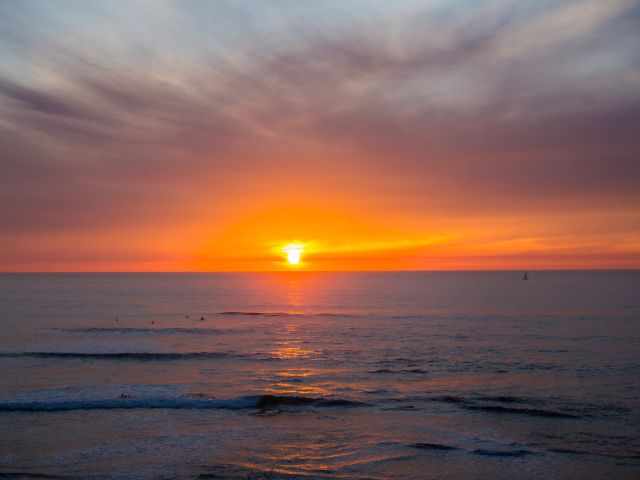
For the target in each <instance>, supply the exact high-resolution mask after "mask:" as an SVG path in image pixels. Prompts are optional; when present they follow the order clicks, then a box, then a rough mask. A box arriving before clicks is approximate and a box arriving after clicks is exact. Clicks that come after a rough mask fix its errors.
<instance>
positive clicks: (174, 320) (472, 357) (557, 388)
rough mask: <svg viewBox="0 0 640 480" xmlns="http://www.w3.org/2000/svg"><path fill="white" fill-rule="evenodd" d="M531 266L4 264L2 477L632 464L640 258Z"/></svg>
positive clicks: (637, 464) (306, 474) (258, 475)
mask: <svg viewBox="0 0 640 480" xmlns="http://www.w3.org/2000/svg"><path fill="white" fill-rule="evenodd" d="M522 277H523V272H406V273H311V272H301V271H298V272H288V273H263V274H257V273H256V274H5V275H0V315H1V324H0V327H1V332H2V333H1V335H0V478H11V479H13V478H20V479H23V478H24V479H27V478H62V479H64V478H95V479H99V478H105V479H110V478H116V479H173V478H177V479H208V478H210V479H213V478H216V479H217V478H231V479H263V478H264V479H281V478H287V479H289V478H328V479H329V478H330V479H333V478H344V479H351V478H354V479H365V478H366V479H387V478H394V479H430V478H434V479H435V478H438V479H463V478H492V479H513V478H518V479H529V478H541V479H555V478H580V479H596V478H597V479H600V478H615V479H637V478H640V272H633V271H599V272H582V271H581V272H577V271H576V272H570V271H567V272H561V271H557V272H548V271H544V272H542V271H540V272H535V271H534V272H529V279H528V280H526V281H525V280H523V279H522Z"/></svg>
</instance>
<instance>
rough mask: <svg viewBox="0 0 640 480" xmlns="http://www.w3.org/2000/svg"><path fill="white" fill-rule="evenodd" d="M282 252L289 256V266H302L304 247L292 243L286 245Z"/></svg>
mask: <svg viewBox="0 0 640 480" xmlns="http://www.w3.org/2000/svg"><path fill="white" fill-rule="evenodd" d="M282 250H284V253H285V254H286V255H287V263H288V264H289V265H300V260H301V259H302V252H303V250H304V247H303V246H302V245H300V244H299V243H290V244H288V245H286V246H285V247H284V248H283V249H282Z"/></svg>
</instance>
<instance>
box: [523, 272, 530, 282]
mask: <svg viewBox="0 0 640 480" xmlns="http://www.w3.org/2000/svg"><path fill="white" fill-rule="evenodd" d="M522 280H529V274H528V273H527V272H524V276H523V277H522Z"/></svg>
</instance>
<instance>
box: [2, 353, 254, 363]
mask: <svg viewBox="0 0 640 480" xmlns="http://www.w3.org/2000/svg"><path fill="white" fill-rule="evenodd" d="M243 357H247V356H245V355H239V354H234V353H229V352H185V353H162V352H117V353H95V352H87V353H83V352H2V353H0V358H57V359H80V360H137V361H176V360H200V359H219V358H243Z"/></svg>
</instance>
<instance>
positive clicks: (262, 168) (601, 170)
mask: <svg viewBox="0 0 640 480" xmlns="http://www.w3.org/2000/svg"><path fill="white" fill-rule="evenodd" d="M306 3H308V4H306ZM312 3H313V5H312ZM315 3H316V2H301V3H300V4H299V5H298V4H297V3H296V4H295V5H293V4H292V5H290V6H289V7H287V8H285V7H284V6H278V7H277V8H276V7H273V6H272V7H273V8H270V9H267V8H266V7H265V6H264V5H260V4H258V5H252V6H248V5H244V4H243V5H237V6H236V7H234V8H235V9H224V8H219V9H217V10H216V9H213V8H212V7H210V6H207V5H206V2H204V3H203V4H202V5H191V6H190V5H186V4H182V5H181V4H173V3H168V4H164V3H163V4H161V5H158V6H157V8H156V9H153V10H150V9H148V7H147V6H145V4H136V5H132V6H131V7H130V8H131V9H133V10H135V11H134V12H130V11H128V10H127V11H124V10H123V9H121V8H119V7H117V6H110V5H104V6H103V8H101V9H92V8H88V7H86V6H83V4H77V5H67V6H61V7H60V10H59V11H55V12H54V11H52V10H50V9H42V11H40V7H38V6H37V4H33V5H31V6H30V8H27V7H23V6H20V5H13V6H12V7H10V8H6V9H4V10H3V9H2V7H0V14H2V15H3V16H4V18H9V19H12V21H9V22H6V23H7V25H8V27H7V29H5V30H2V31H0V151H2V156H1V157H0V167H2V175H0V271H264V270H281V269H291V268H293V267H291V266H290V265H287V263H286V262H285V261H284V258H285V255H284V252H283V250H282V249H283V247H284V246H285V245H287V244H288V243H291V242H298V243H300V244H303V245H304V254H303V264H302V265H300V266H298V267H295V269H303V270H422V269H426V270H437V269H520V270H523V269H527V270H528V269H546V268H640V189H639V188H638V185H640V162H638V156H639V155H640V149H639V147H638V145H639V143H638V141H637V126H638V124H639V122H640V71H639V70H638V62H637V58H638V57H637V44H638V41H640V38H638V35H639V34H638V32H640V29H638V28H635V27H637V23H638V15H637V8H634V2H633V1H627V0H611V1H610V2H605V3H603V2H600V0H597V1H596V0H580V1H576V2H569V3H567V2H562V1H551V2H544V5H542V4H541V3H540V4H539V3H536V2H533V3H531V4H527V5H528V6H526V5H524V4H523V3H522V2H516V1H515V0H514V1H513V2H512V1H506V2H498V3H499V5H498V4H496V5H494V6H493V7H492V8H491V9H488V8H487V5H486V4H483V3H482V2H478V3H477V4H475V3H474V4H473V5H470V4H469V2H465V1H462V0H459V1H458V0H456V1H452V2H448V3H447V2H444V3H446V5H437V2H435V3H433V2H397V3H395V2H394V4H393V6H387V7H385V8H381V9H380V8H377V7H376V6H375V5H374V4H373V3H372V2H358V1H356V2H354V4H353V5H352V6H351V7H349V8H351V9H352V11H351V10H349V8H346V7H345V8H344V9H342V8H341V9H336V8H331V2H326V3H325V2H317V3H318V5H315ZM525 3H526V2H525ZM305 4H306V5H305ZM69 9H73V11H67V10H69ZM5 10H6V11H5ZM138 10H140V11H138ZM214 10H215V11H214ZM132 15H133V17H135V16H136V15H137V16H138V18H142V17H144V18H147V19H148V22H145V24H144V25H143V26H141V25H136V26H135V28H134V27H133V26H132V25H131V23H130V22H126V21H125V20H126V18H129V17H131V16H132ZM133 17H132V18H133ZM227 17H228V18H227ZM35 18H37V20H38V21H34V19H35ZM365 19H366V20H365ZM418 19H419V21H418ZM12 25H16V27H15V28H14V27H13V26H12ZM558 25H562V26H563V28H561V29H558V28H557V26H558ZM18 26H19V28H18Z"/></svg>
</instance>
